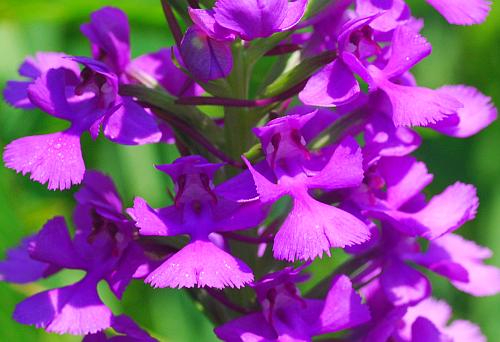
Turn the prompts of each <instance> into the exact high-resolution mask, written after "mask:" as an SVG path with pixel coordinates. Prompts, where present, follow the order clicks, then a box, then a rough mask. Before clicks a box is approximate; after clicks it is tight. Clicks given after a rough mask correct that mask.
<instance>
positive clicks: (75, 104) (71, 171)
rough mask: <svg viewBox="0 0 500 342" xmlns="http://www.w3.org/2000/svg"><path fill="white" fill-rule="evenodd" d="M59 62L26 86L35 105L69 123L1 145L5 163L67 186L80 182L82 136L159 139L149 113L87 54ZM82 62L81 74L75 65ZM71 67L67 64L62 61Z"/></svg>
mask: <svg viewBox="0 0 500 342" xmlns="http://www.w3.org/2000/svg"><path fill="white" fill-rule="evenodd" d="M59 60H60V61H61V64H60V65H59V67H57V68H56V67H55V62H53V61H51V62H52V64H51V65H50V66H51V68H50V69H48V71H46V72H44V73H42V74H41V75H40V76H39V77H38V78H37V79H35V81H34V82H32V83H31V84H30V85H29V86H28V96H29V99H30V101H31V103H32V104H33V105H35V106H36V107H38V108H40V109H42V110H43V111H45V112H47V113H48V114H50V115H52V116H55V117H57V118H60V119H63V120H66V121H69V122H70V127H69V128H68V129H66V130H64V131H62V132H58V133H53V134H46V135H37V136H30V137H24V138H21V139H18V140H15V141H13V142H12V143H10V144H9V145H7V146H6V147H5V152H4V155H3V158H4V162H5V165H6V166H7V167H9V168H12V169H14V170H16V171H17V172H22V173H23V174H26V173H31V179H33V180H35V181H37V182H40V183H42V184H44V183H46V182H48V188H49V189H51V190H54V189H60V190H64V189H68V188H69V187H71V185H73V184H78V183H80V182H81V180H82V178H83V175H84V172H85V165H84V162H83V158H82V153H81V146H80V136H81V135H82V134H83V133H84V132H86V131H88V132H89V133H90V135H91V136H92V137H93V138H94V139H95V138H96V137H97V135H98V134H99V131H100V129H101V128H102V129H103V132H104V135H105V136H106V137H107V138H108V139H110V140H112V141H114V142H117V143H120V144H144V143H152V142H158V141H159V140H160V138H161V135H162V133H161V131H160V130H159V128H158V125H157V123H156V121H155V119H154V118H153V117H152V115H151V114H150V113H148V112H146V111H145V110H144V109H143V108H142V107H141V106H139V105H138V104H136V103H135V102H134V101H133V100H132V99H131V98H126V97H121V96H120V95H118V81H117V78H116V75H115V74H113V73H111V72H110V71H109V70H108V68H107V67H106V66H105V65H104V64H102V63H101V62H97V61H95V60H92V59H89V58H85V57H72V58H71V59H67V58H62V57H61V58H59ZM77 63H80V64H82V65H83V66H84V69H83V70H82V71H81V72H80V71H79V67H78V64H77ZM68 64H69V65H70V68H68V67H66V65H68Z"/></svg>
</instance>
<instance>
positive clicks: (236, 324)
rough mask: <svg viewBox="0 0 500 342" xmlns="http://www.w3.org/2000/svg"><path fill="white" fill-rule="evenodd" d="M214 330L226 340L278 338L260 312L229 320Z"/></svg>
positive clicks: (250, 341)
mask: <svg viewBox="0 0 500 342" xmlns="http://www.w3.org/2000/svg"><path fill="white" fill-rule="evenodd" d="M214 332H215V334H216V335H217V337H218V338H220V339H221V340H222V341H226V342H259V341H275V340H276V339H277V338H278V337H277V336H276V332H275V331H274V329H273V327H272V326H271V325H270V324H269V323H268V322H267V321H266V319H265V317H264V316H263V315H262V314H261V313H260V312H259V313H252V314H249V315H246V316H243V317H239V318H236V319H234V320H232V321H229V322H227V323H225V324H223V325H221V326H219V327H217V328H215V329H214Z"/></svg>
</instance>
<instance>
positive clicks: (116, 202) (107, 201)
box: [75, 171, 122, 220]
mask: <svg viewBox="0 0 500 342" xmlns="http://www.w3.org/2000/svg"><path fill="white" fill-rule="evenodd" d="M75 199H76V200H77V202H78V203H79V204H83V205H85V204H89V205H91V206H92V207H94V208H95V209H96V210H97V212H98V213H99V214H100V215H102V216H105V217H107V218H109V219H111V220H117V219H118V220H119V219H121V218H122V200H121V198H120V195H119V194H118V191H117V190H116V187H115V185H114V183H113V180H112V179H111V177H108V176H106V175H104V174H102V173H100V172H98V171H87V172H85V176H84V178H83V186H82V187H80V189H79V190H78V192H76V193H75Z"/></svg>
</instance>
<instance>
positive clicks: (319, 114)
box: [0, 0, 500, 342]
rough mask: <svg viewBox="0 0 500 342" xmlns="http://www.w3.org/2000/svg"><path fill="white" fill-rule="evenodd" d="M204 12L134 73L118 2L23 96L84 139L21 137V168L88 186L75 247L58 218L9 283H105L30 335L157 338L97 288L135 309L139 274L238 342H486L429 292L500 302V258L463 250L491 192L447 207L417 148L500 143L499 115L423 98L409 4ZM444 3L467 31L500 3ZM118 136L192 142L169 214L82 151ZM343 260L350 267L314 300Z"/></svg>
mask: <svg viewBox="0 0 500 342" xmlns="http://www.w3.org/2000/svg"><path fill="white" fill-rule="evenodd" d="M188 2H189V6H187V5H186V4H185V3H184V2H182V1H171V2H170V3H171V4H169V2H167V1H162V6H163V11H164V13H165V17H166V19H167V22H168V24H169V27H170V29H171V31H172V34H173V36H174V39H175V41H176V45H175V46H172V47H166V48H163V49H161V50H159V51H157V52H154V53H150V54H146V55H143V56H140V57H138V58H135V59H132V58H131V52H130V37H129V34H130V32H129V31H130V30H129V25H128V21H127V17H126V15H125V14H124V13H123V12H122V11H121V10H119V9H116V8H111V7H105V8H102V9H100V10H98V11H96V12H94V13H92V14H91V16H90V22H89V23H86V24H83V25H82V26H81V31H82V33H83V35H84V36H85V37H86V38H88V40H89V42H90V46H91V55H92V57H83V56H70V55H66V54H64V53H59V52H39V53H37V54H36V55H35V56H33V57H28V58H27V59H26V60H25V61H24V62H23V64H22V65H21V67H20V68H19V74H20V75H21V76H23V77H24V79H23V80H21V81H9V82H8V83H7V86H6V88H5V90H4V98H5V100H6V101H7V102H8V103H9V104H10V105H12V106H14V107H16V108H20V109H25V110H28V109H34V108H39V109H41V110H42V111H44V112H46V113H48V114H49V115H52V116H54V117H57V118H59V119H63V120H66V121H68V122H69V123H70V124H69V127H68V128H67V129H66V130H64V131H62V132H56V133H52V134H46V135H35V136H29V137H22V138H20V139H17V140H15V141H13V142H11V143H10V144H8V145H7V146H6V147H5V151H4V154H3V159H4V163H5V165H6V166H7V167H8V168H11V169H14V170H16V171H17V172H21V173H23V174H27V173H29V174H31V179H32V180H35V181H37V182H39V183H42V184H45V183H48V188H49V189H51V190H65V189H69V188H70V187H72V186H73V185H76V184H80V183H81V185H80V188H79V190H78V191H77V192H76V193H75V200H76V208H75V210H74V215H73V223H74V227H75V229H74V232H73V233H71V232H70V229H69V226H68V225H67V223H66V220H65V219H64V218H63V217H55V218H52V219H50V220H49V221H47V223H46V224H45V225H44V226H43V228H42V229H41V230H40V231H39V232H38V233H36V234H34V235H32V236H29V237H27V238H26V239H25V240H23V241H22V243H21V244H20V246H18V247H16V248H13V249H11V250H10V251H9V252H8V255H7V258H6V260H4V261H2V262H0V280H2V281H7V282H12V283H20V284H23V283H28V282H33V281H37V280H39V279H41V278H45V277H49V276H51V275H53V274H55V273H57V272H59V271H61V270H63V269H77V270H83V271H84V272H85V275H84V276H83V278H82V279H81V280H80V281H78V282H76V283H75V284H73V285H69V286H65V287H62V288H55V289H50V290H47V291H44V292H41V293H38V294H35V295H34V296H31V297H29V298H27V299H25V300H24V301H23V302H21V303H19V304H18V305H17V307H16V309H15V312H14V315H13V317H14V319H15V320H16V321H18V322H19V323H22V324H27V325H34V326H36V327H38V328H43V329H45V330H46V331H47V332H55V333H60V334H75V335H83V336H84V337H83V339H84V341H105V340H108V339H110V340H114V339H119V340H126V341H154V340H155V339H154V338H153V337H151V336H150V335H149V334H148V333H147V332H146V331H144V330H143V329H142V328H140V327H139V326H138V325H137V324H136V323H135V322H134V321H133V320H132V319H131V318H130V317H128V316H125V315H116V314H114V313H113V312H112V310H111V309H110V308H108V307H107V306H106V305H105V304H104V303H103V302H102V300H101V299H100V298H99V294H98V292H97V285H98V283H99V282H101V281H103V280H104V281H105V282H106V283H107V284H108V285H109V287H110V289H111V291H112V293H113V294H114V295H115V296H116V297H117V298H118V299H120V298H121V297H122V295H123V293H124V292H125V291H126V289H127V286H128V285H129V283H130V282H131V281H133V280H134V279H135V280H137V279H139V280H143V281H144V282H145V283H147V284H149V285H151V286H153V287H155V288H165V287H171V288H195V289H194V290H193V291H194V292H192V293H195V294H198V296H195V297H196V298H197V300H198V301H199V302H200V304H201V305H203V306H204V308H205V312H206V313H207V314H208V315H209V317H210V318H211V319H212V320H213V322H214V324H215V325H216V328H215V330H214V332H215V334H216V335H217V336H218V337H219V338H220V339H221V340H224V341H230V342H233V341H311V340H312V339H313V338H314V337H315V336H319V335H323V334H330V333H336V332H341V333H340V334H338V335H335V336H338V339H339V340H345V341H370V342H371V341H388V340H391V341H483V340H484V336H483V335H482V333H481V331H480V329H479V327H478V326H476V325H474V324H473V323H470V322H468V321H462V320H456V321H454V322H452V323H451V324H449V322H448V321H449V320H450V318H451V308H450V307H449V306H448V304H446V303H445V302H443V301H441V300H438V299H435V298H433V297H432V288H431V283H430V281H429V279H428V277H427V274H428V273H429V272H432V273H435V274H438V275H440V276H442V277H444V278H446V279H448V280H449V282H450V283H451V284H452V285H453V286H454V287H456V288H457V289H458V290H460V291H463V292H466V293H469V294H471V295H473V296H488V295H495V294H497V293H498V292H500V269H498V268H496V267H494V266H491V265H487V264H485V263H484V260H486V259H488V258H490V257H491V255H492V252H491V251H490V250H489V249H488V248H486V247H483V246H479V245H477V244H475V243H474V242H472V241H468V240H466V239H464V238H462V237H461V236H460V235H458V234H456V233H455V231H456V230H457V229H459V228H460V227H462V226H463V225H464V224H465V223H466V222H468V221H470V220H472V219H474V218H475V216H476V211H477V208H478V205H479V200H478V198H477V195H476V189H475V187H474V186H473V185H469V184H464V183H461V182H457V183H455V184H453V185H450V186H449V187H447V188H446V189H444V191H443V192H442V193H440V194H438V195H434V196H433V197H430V198H428V197H427V196H426V195H425V193H424V190H425V188H426V187H427V186H428V185H429V184H430V183H431V182H432V179H433V175H432V174H430V173H429V172H428V170H427V167H426V165H425V164H424V163H423V162H421V161H418V160H416V159H415V158H414V157H413V156H411V153H412V152H414V151H415V150H416V149H417V148H418V147H419V145H420V143H421V137H420V135H419V134H418V133H417V132H416V131H415V130H414V129H413V127H415V126H420V127H425V128H426V129H431V130H434V131H437V132H439V133H442V134H445V135H448V136H451V137H457V138H466V137H469V136H471V135H474V134H476V133H478V132H479V131H481V130H482V129H483V128H485V127H487V126H488V125H489V124H490V123H492V122H493V121H494V120H495V119H496V117H497V111H496V109H495V107H494V106H493V105H492V103H491V99H490V98H489V97H487V96H485V95H483V94H482V93H481V92H479V91H478V90H476V89H475V88H472V87H469V86H464V85H447V86H443V87H441V88H439V89H429V88H425V87H421V86H418V85H417V82H416V80H415V79H414V77H413V76H412V74H411V72H410V70H411V69H412V67H413V66H415V65H416V64H417V63H419V62H420V61H421V60H422V59H424V58H425V57H427V56H428V55H429V54H430V53H431V45H430V43H429V42H428V41H427V40H426V39H425V38H424V37H423V36H422V35H421V34H420V33H419V32H420V30H421V28H422V26H423V22H422V21H421V20H420V19H417V18H414V17H412V15H411V11H410V8H409V7H408V5H407V4H406V3H405V2H404V0H390V1H389V0H387V1H385V0H380V1H375V0H356V1H351V0H333V1H307V0H292V1H288V0H241V1H230V0H217V1H215V3H213V2H210V1H200V2H198V1H188ZM427 2H428V3H429V4H431V5H432V6H433V7H435V8H436V10H437V11H438V12H439V13H441V14H442V15H443V16H444V17H445V18H446V20H448V21H449V22H450V23H452V24H459V25H471V24H477V23H480V22H482V21H484V20H485V19H486V17H487V15H488V12H489V9H490V5H491V4H490V2H489V1H486V0H474V1H471V0H466V1H465V0H428V1H427ZM172 8H175V10H176V12H177V15H178V16H176V13H174V11H173V9H172ZM177 17H182V18H184V19H185V21H186V24H187V25H188V28H187V30H186V31H185V33H184V34H183V33H182V31H181V28H180V25H179V23H178V22H177ZM267 56H278V59H277V61H276V62H275V64H273V65H272V66H271V68H270V69H271V70H270V72H269V75H267V76H266V77H262V76H261V75H253V73H252V71H253V67H254V66H255V65H256V64H258V63H269V62H266V58H268V57H267ZM251 79H252V80H254V81H255V80H256V81H258V82H260V85H259V87H258V89H250V88H251V87H250V83H251V82H250V80H251ZM250 94H252V95H253V96H255V98H253V99H252V98H251V96H250ZM202 95H203V96H202ZM207 105H208V106H213V105H215V106H220V107H222V109H223V111H224V117H223V118H216V117H214V116H212V115H210V114H208V113H206V112H205V111H203V110H204V108H205V106H207ZM101 130H102V132H103V134H104V136H105V137H106V138H107V139H109V140H110V141H112V142H114V143H118V144H125V145H134V144H135V145H136V144H165V143H168V144H176V146H177V147H178V150H179V153H180V154H181V155H182V157H180V158H178V159H177V160H175V161H174V162H173V163H172V164H166V165H156V168H157V169H158V170H159V171H161V172H164V173H166V174H167V175H168V177H170V178H171V180H172V181H173V184H174V189H173V192H169V193H168V195H170V200H166V201H165V202H166V203H168V204H169V205H167V206H165V207H163V208H159V209H155V208H153V207H151V206H150V205H149V204H148V203H147V201H146V200H145V199H143V198H140V197H137V198H135V200H134V202H133V205H132V206H131V207H130V208H128V209H124V207H123V204H122V200H121V199H120V196H119V194H118V193H117V191H116V188H115V185H114V184H113V181H112V179H111V178H110V177H109V176H106V175H103V174H102V173H100V172H98V171H86V169H85V164H84V161H83V158H82V151H81V146H80V137H81V135H82V134H84V133H85V132H89V133H90V135H91V137H92V138H94V139H95V138H96V137H97V136H98V135H99V133H100V131H101ZM166 195H167V194H166ZM166 197H167V196H166ZM186 235H187V236H189V240H186V239H185V238H184V237H183V236H186ZM334 248H337V249H343V250H344V251H345V252H346V253H348V254H349V255H350V258H349V259H348V260H347V261H346V262H345V263H344V264H342V265H341V266H340V267H338V268H336V269H334V268H333V267H332V269H331V271H330V274H329V275H328V276H327V277H325V278H324V279H323V280H322V281H320V282H319V283H317V284H311V285H312V286H311V288H312V289H311V290H310V291H308V292H307V293H304V294H301V293H300V290H299V287H298V286H297V284H298V283H303V282H307V281H310V280H309V274H310V265H311V264H312V263H313V262H314V260H316V259H318V258H322V257H324V256H325V255H326V256H327V257H331V253H332V250H334ZM246 286H248V287H250V288H251V289H252V291H245V292H244V294H243V295H241V296H240V298H239V300H238V301H237V302H238V303H237V302H236V301H235V300H234V298H235V293H234V292H235V291H238V289H240V288H242V287H246ZM220 311H223V312H224V313H225V315H223V316H220V315H213V314H214V313H215V312H220ZM221 317H223V319H221Z"/></svg>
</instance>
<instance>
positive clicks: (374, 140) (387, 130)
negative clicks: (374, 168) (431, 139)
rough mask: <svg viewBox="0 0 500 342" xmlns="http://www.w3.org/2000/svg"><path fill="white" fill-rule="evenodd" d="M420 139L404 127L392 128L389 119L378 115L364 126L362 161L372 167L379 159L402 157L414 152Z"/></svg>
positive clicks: (392, 125) (416, 134)
mask: <svg viewBox="0 0 500 342" xmlns="http://www.w3.org/2000/svg"><path fill="white" fill-rule="evenodd" d="M421 142H422V139H421V138H420V136H419V135H418V133H416V132H415V131H413V130H411V129H409V128H406V127H394V123H393V122H392V120H391V119H389V118H387V117H385V116H383V115H379V116H377V117H376V118H374V119H373V120H372V121H371V122H369V123H368V124H367V125H366V126H365V147H364V148H363V159H364V163H365V164H366V165H372V164H373V163H374V162H376V161H378V160H379V158H380V157H402V156H406V155H408V154H410V153H411V152H413V151H415V150H416V149H417V148H418V147H419V146H420V143H421Z"/></svg>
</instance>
